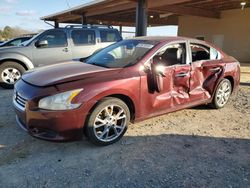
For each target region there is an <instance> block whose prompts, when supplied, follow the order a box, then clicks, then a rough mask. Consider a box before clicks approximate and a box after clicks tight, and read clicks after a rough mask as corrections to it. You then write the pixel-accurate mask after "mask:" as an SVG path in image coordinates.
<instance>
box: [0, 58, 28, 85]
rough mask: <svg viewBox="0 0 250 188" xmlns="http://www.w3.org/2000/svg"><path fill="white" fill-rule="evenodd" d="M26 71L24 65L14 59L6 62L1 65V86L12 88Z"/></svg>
mask: <svg viewBox="0 0 250 188" xmlns="http://www.w3.org/2000/svg"><path fill="white" fill-rule="evenodd" d="M24 72H25V68H24V67H23V66H22V65H20V64H18V63H16V62H12V61H7V62H4V63H3V64H1V65H0V86H2V87H3V88H6V89H12V88H13V87H14V84H15V83H16V81H17V80H18V79H20V78H21V76H22V74H23V73H24Z"/></svg>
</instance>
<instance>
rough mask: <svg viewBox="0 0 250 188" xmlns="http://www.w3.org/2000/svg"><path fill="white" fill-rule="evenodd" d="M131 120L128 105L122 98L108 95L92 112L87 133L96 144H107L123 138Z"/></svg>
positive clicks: (87, 124)
mask: <svg viewBox="0 0 250 188" xmlns="http://www.w3.org/2000/svg"><path fill="white" fill-rule="evenodd" d="M112 106H113V110H111V109H112ZM129 122H130V111H129V108H128V106H127V105H126V104H125V103H124V102H123V101H122V100H120V99H117V98H112V97H107V98H104V99H102V100H101V101H100V102H99V103H98V104H97V105H96V107H95V108H94V110H93V111H92V112H91V114H90V116H89V118H88V120H87V123H86V124H85V133H86V135H87V137H88V139H89V140H90V141H91V142H92V143H94V144H95V145H98V146H106V145H110V144H113V143H115V142H117V141H118V140H120V139H121V137H122V136H123V135H124V134H125V132H126V131H127V128H128V123H129Z"/></svg>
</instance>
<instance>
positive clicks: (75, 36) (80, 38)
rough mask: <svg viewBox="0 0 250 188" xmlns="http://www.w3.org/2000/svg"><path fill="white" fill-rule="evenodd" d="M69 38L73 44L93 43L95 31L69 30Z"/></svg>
mask: <svg viewBox="0 0 250 188" xmlns="http://www.w3.org/2000/svg"><path fill="white" fill-rule="evenodd" d="M71 38H72V41H73V43H74V45H76V46H79V45H93V44H95V39H96V37H95V31H94V30H82V29H78V30H73V31H72V32H71Z"/></svg>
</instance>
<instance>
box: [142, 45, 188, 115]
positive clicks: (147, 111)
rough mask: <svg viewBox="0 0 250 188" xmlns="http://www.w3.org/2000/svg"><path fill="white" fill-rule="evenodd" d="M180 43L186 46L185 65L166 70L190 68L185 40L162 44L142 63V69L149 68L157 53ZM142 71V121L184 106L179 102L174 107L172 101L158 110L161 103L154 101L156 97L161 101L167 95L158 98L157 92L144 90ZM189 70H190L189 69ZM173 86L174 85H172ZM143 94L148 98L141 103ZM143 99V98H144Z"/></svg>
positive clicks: (144, 73) (144, 79)
mask: <svg viewBox="0 0 250 188" xmlns="http://www.w3.org/2000/svg"><path fill="white" fill-rule="evenodd" d="M180 43H184V44H185V46H186V63H185V64H179V65H172V66H167V67H166V69H172V70H174V69H176V67H180V68H181V67H183V66H189V67H190V64H189V62H190V56H189V55H188V54H189V52H188V43H187V40H178V41H172V42H167V43H165V44H163V45H162V46H161V47H160V48H159V49H157V50H156V51H155V52H154V53H153V54H152V55H151V56H150V57H149V58H148V59H147V60H146V61H145V62H144V63H143V66H144V69H145V70H147V69H148V68H149V67H150V66H151V63H152V59H153V57H154V56H155V55H156V54H157V53H159V52H160V51H162V50H164V49H166V48H167V46H169V45H173V44H180ZM145 70H143V71H141V72H140V75H141V94H140V95H141V97H140V99H141V101H140V106H141V117H142V119H144V117H152V116H156V115H160V114H165V113H168V112H172V111H176V110H178V109H181V108H183V106H186V103H182V101H180V104H178V105H176V104H174V103H173V102H172V101H168V102H166V104H165V105H166V106H165V107H164V108H163V109H162V108H160V109H158V108H159V106H160V105H161V102H160V101H156V100H155V99H156V98H157V97H158V99H162V98H161V97H163V98H164V97H165V98H167V95H165V96H164V94H163V95H162V96H160V95H161V94H159V93H157V92H154V93H150V92H149V91H148V90H149V87H148V86H147V89H146V84H143V82H146V81H147V80H146V79H147V78H145V77H147V74H148V73H146V71H145ZM189 70H190V69H189ZM172 76H173V75H172ZM188 82H189V79H188ZM173 84H174V83H173ZM144 92H148V94H147V95H148V97H147V99H146V100H145V101H142V98H144V97H145V96H143V93H144ZM152 98H155V99H152ZM144 99H145V98H144ZM169 100H172V99H169Z"/></svg>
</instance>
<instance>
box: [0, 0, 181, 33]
mask: <svg viewBox="0 0 250 188" xmlns="http://www.w3.org/2000/svg"><path fill="white" fill-rule="evenodd" d="M91 1H92V0H0V29H3V28H4V27H5V26H6V25H9V26H11V27H21V28H23V29H26V30H29V31H32V32H37V31H38V30H41V29H49V28H51V26H49V25H48V24H46V23H44V22H43V21H42V20H40V18H41V17H43V16H46V15H49V14H53V13H57V12H59V11H63V10H66V9H68V8H72V7H75V6H78V5H82V4H84V3H88V2H91ZM124 30H129V31H131V30H134V29H133V28H124ZM148 35H171V36H175V35H177V27H176V26H164V27H152V28H148Z"/></svg>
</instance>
